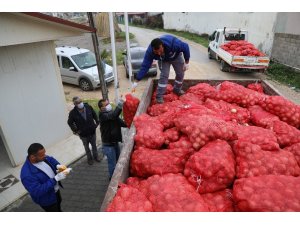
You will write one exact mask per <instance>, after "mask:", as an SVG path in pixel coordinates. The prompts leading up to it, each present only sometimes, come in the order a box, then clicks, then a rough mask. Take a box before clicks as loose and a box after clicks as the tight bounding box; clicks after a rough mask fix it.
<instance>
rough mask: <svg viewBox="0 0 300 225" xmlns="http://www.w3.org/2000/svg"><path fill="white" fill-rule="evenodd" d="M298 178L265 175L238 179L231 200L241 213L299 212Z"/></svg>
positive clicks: (299, 182)
mask: <svg viewBox="0 0 300 225" xmlns="http://www.w3.org/2000/svg"><path fill="white" fill-rule="evenodd" d="M299 187H300V177H292V176H284V175H279V176H275V175H265V176H259V177H250V178H242V179H238V180H236V181H235V182H234V185H233V199H234V202H235V203H236V205H237V208H238V210H239V211H243V212H292V211H294V212H299V211H300V192H299Z"/></svg>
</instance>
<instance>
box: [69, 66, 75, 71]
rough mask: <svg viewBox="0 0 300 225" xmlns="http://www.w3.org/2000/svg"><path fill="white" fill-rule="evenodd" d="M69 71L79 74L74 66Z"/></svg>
mask: <svg viewBox="0 0 300 225" xmlns="http://www.w3.org/2000/svg"><path fill="white" fill-rule="evenodd" d="M69 70H70V71H75V72H77V70H76V69H75V67H74V66H71V67H69Z"/></svg>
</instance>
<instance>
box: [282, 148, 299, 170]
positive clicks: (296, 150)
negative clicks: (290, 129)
mask: <svg viewBox="0 0 300 225" xmlns="http://www.w3.org/2000/svg"><path fill="white" fill-rule="evenodd" d="M283 150H285V151H288V152H291V153H293V155H294V156H295V159H296V160H297V162H298V165H299V166H300V143H297V144H293V145H291V146H289V147H286V148H284V149H283Z"/></svg>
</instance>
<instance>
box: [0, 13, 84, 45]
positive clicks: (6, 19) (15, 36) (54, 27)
mask: <svg viewBox="0 0 300 225" xmlns="http://www.w3.org/2000/svg"><path fill="white" fill-rule="evenodd" d="M0 28H1V29H0V46H8V45H17V44H26V43H32V42H41V41H50V40H56V39H59V38H62V37H71V36H79V35H82V33H83V31H82V30H80V29H77V28H74V27H70V26H66V25H63V24H58V23H54V22H49V21H46V20H40V19H37V18H35V17H32V16H28V15H25V14H22V13H3V12H2V13H0Z"/></svg>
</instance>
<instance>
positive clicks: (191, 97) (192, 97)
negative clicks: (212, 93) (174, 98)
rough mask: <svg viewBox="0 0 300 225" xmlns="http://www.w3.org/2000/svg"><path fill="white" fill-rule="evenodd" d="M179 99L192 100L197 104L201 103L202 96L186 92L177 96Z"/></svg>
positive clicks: (183, 100)
mask: <svg viewBox="0 0 300 225" xmlns="http://www.w3.org/2000/svg"><path fill="white" fill-rule="evenodd" d="M179 100H180V101H182V102H194V103H196V104H198V105H202V104H203V100H204V97H203V96H201V95H197V94H194V93H186V94H184V95H181V96H180V97H179Z"/></svg>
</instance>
